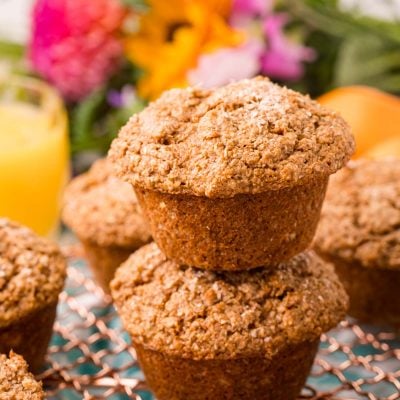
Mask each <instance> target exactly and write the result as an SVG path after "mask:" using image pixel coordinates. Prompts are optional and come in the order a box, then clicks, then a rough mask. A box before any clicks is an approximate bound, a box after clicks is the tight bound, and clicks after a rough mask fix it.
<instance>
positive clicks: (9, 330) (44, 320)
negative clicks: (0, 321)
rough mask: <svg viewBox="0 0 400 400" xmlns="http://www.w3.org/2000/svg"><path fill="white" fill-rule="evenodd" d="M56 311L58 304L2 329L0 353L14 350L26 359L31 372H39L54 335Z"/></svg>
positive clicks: (53, 304) (0, 333)
mask: <svg viewBox="0 0 400 400" xmlns="http://www.w3.org/2000/svg"><path fill="white" fill-rule="evenodd" d="M56 311H57V302H55V303H52V304H50V305H48V306H46V307H44V308H42V309H40V310H38V311H36V312H34V313H32V314H30V315H28V316H27V317H25V318H23V319H21V320H19V321H18V322H16V323H14V324H12V325H10V326H7V327H5V328H0V353H5V354H8V353H9V352H10V350H13V351H14V352H15V353H18V354H20V355H21V356H22V357H24V359H25V360H26V362H27V363H28V365H29V370H30V371H31V372H33V373H37V372H39V370H40V368H41V367H42V365H43V363H44V358H45V355H46V353H47V347H48V345H49V342H50V338H51V335H52V334H53V324H54V320H55V318H56Z"/></svg>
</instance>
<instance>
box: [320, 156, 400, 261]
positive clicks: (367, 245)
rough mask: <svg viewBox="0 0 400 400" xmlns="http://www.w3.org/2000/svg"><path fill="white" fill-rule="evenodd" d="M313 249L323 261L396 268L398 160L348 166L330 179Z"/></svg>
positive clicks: (398, 252)
mask: <svg viewBox="0 0 400 400" xmlns="http://www.w3.org/2000/svg"><path fill="white" fill-rule="evenodd" d="M314 246H315V249H316V250H317V251H318V252H319V253H321V254H322V255H323V256H324V257H328V258H335V257H338V258H340V259H343V260H345V261H349V262H354V261H356V262H358V263H359V264H360V265H363V266H365V267H371V268H389V269H400V159H395V158H388V159H382V160H375V161H374V160H359V161H353V162H351V163H349V165H348V167H346V168H345V169H343V170H342V171H340V172H338V173H337V174H336V175H334V176H333V177H332V178H331V182H330V184H329V186H328V191H327V195H326V200H325V203H324V205H323V208H322V214H321V220H320V223H319V226H318V229H317V234H316V238H315V242H314Z"/></svg>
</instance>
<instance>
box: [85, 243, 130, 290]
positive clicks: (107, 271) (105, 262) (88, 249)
mask: <svg viewBox="0 0 400 400" xmlns="http://www.w3.org/2000/svg"><path fill="white" fill-rule="evenodd" d="M81 243H82V245H83V248H84V250H85V254H86V257H87V258H88V261H89V265H90V267H91V269H92V271H93V275H94V278H95V280H96V282H97V283H98V284H99V286H101V288H102V289H103V290H104V292H105V293H107V294H109V293H110V282H111V281H112V279H113V278H114V274H115V271H116V269H117V268H118V267H119V266H120V265H121V264H122V263H123V262H124V261H125V260H126V259H127V258H128V257H129V256H130V255H131V254H132V253H133V252H135V251H136V250H137V247H134V248H125V247H118V246H103V247H102V246H98V245H97V244H95V243H93V242H89V241H87V240H81Z"/></svg>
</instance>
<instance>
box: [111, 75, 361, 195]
mask: <svg viewBox="0 0 400 400" xmlns="http://www.w3.org/2000/svg"><path fill="white" fill-rule="evenodd" d="M353 151H354V138H353V136H352V134H351V133H350V129H349V126H348V125H347V124H346V123H345V122H344V120H343V119H342V118H341V117H339V116H338V115H337V114H336V113H334V112H332V111H328V110H327V109H325V108H323V107H322V106H320V105H319V104H318V103H316V102H315V101H312V100H311V99H310V98H309V97H307V96H304V95H302V94H300V93H297V92H294V91H292V90H289V89H287V88H285V87H280V86H278V85H276V84H273V83H272V82H271V81H270V80H269V79H267V78H261V77H258V78H254V79H249V80H242V81H239V82H236V83H231V84H229V85H227V86H224V87H221V88H218V89H214V90H201V89H194V88H187V89H173V90H170V91H167V92H165V93H164V94H163V95H162V96H161V97H160V98H159V99H158V100H156V101H155V102H153V103H150V105H149V106H148V107H147V108H146V109H145V110H143V111H142V112H141V113H139V114H135V115H133V116H132V117H131V119H130V120H129V122H128V123H127V124H126V125H125V126H124V127H123V128H122V129H121V131H120V133H119V136H118V138H117V139H115V140H114V142H113V143H112V146H111V150H110V152H109V157H110V159H111V160H112V161H113V162H114V164H115V165H116V172H117V174H118V176H120V177H122V178H123V179H125V180H126V181H128V182H130V183H132V184H133V185H134V186H138V187H141V188H144V189H150V190H157V191H160V192H165V193H177V194H192V195H197V196H206V197H232V196H234V195H236V194H245V193H249V194H251V193H260V192H264V191H267V190H271V189H280V188H284V187H290V186H295V185H300V184H302V183H304V182H306V181H309V180H311V179H313V178H314V177H319V176H326V175H329V174H331V173H333V172H335V171H336V170H338V169H339V168H341V167H342V166H343V165H344V164H345V163H346V162H347V160H348V159H349V157H350V155H351V154H352V153H353Z"/></svg>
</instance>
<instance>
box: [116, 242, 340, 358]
mask: <svg viewBox="0 0 400 400" xmlns="http://www.w3.org/2000/svg"><path fill="white" fill-rule="evenodd" d="M111 290H112V294H113V298H114V300H115V303H116V305H117V307H118V309H119V314H120V315H121V317H122V319H123V322H124V325H125V327H126V329H127V331H128V332H129V333H130V335H131V336H132V340H133V341H134V342H135V343H138V344H140V345H143V346H145V347H146V348H149V349H151V350H156V351H160V352H162V353H164V354H168V355H172V356H178V357H183V358H190V359H232V358H240V357H259V356H260V354H263V355H264V356H265V357H266V358H268V357H272V356H273V355H274V354H276V353H277V352H279V351H282V350H284V349H285V348H286V347H287V346H290V345H293V344H298V343H304V342H311V341H314V340H316V339H318V338H319V336H320V334H321V333H322V332H324V331H326V330H328V329H330V328H332V327H334V326H335V325H336V324H337V323H338V322H339V321H340V320H341V319H342V318H343V317H344V316H345V310H346V307H347V296H346V294H345V292H344V289H343V288H342V286H341V284H340V283H339V280H338V279H337V277H336V275H335V274H334V272H333V268H332V266H331V265H330V264H325V263H323V262H322V261H321V260H320V259H319V258H318V257H317V256H316V255H315V254H314V253H313V252H308V253H303V254H301V255H298V256H297V257H295V258H293V259H292V260H291V261H289V262H287V263H285V264H281V265H278V266H276V267H275V268H259V269H256V270H252V271H251V272H235V273H232V272H221V273H215V272H210V271H202V270H198V269H195V268H189V267H182V266H179V265H177V264H176V263H174V262H172V261H170V260H167V259H166V257H165V256H164V255H163V254H162V253H161V251H160V250H159V249H158V247H157V246H156V244H154V243H152V244H149V245H147V246H145V247H142V248H141V249H139V250H138V251H137V252H136V253H135V254H133V255H132V256H131V257H130V258H129V259H128V260H127V261H126V262H125V263H124V264H123V265H122V266H121V267H120V268H119V270H118V271H117V273H116V277H115V279H114V281H113V282H112V285H111Z"/></svg>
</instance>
